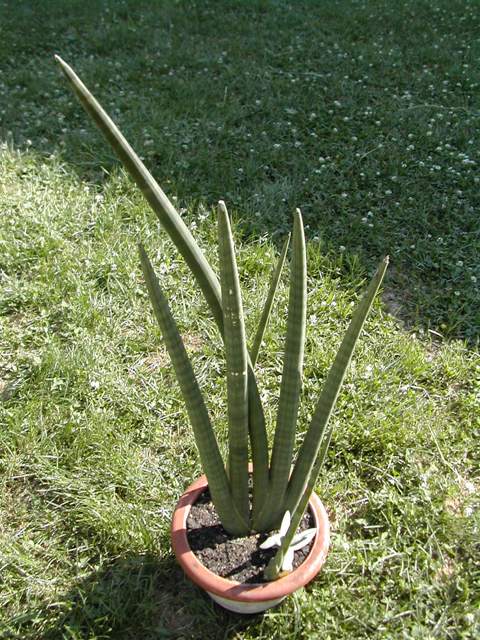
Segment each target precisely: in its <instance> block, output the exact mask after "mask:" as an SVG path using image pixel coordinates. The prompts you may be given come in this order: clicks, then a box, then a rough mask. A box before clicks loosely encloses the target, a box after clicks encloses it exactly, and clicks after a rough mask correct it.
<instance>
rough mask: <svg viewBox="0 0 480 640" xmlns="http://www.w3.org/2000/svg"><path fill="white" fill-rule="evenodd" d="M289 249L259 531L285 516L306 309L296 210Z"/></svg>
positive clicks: (302, 250) (302, 241) (302, 248)
mask: <svg viewBox="0 0 480 640" xmlns="http://www.w3.org/2000/svg"><path fill="white" fill-rule="evenodd" d="M292 248H293V250H292V264H291V272H290V294H289V302H288V319H287V334H286V338H285V355H284V362H283V373H282V382H281V387H280V399H279V404H278V412H277V425H276V430H275V439H274V444H273V452H272V464H271V471H270V492H269V500H268V503H267V506H266V513H265V516H264V519H263V520H261V524H262V525H263V526H262V528H263V527H265V528H270V527H273V526H276V524H277V520H278V519H279V518H281V517H282V516H283V514H284V513H285V509H283V502H284V497H285V491H286V488H287V484H288V478H289V475H290V467H291V464H292V454H293V446H294V443H295V431H296V426H297V414H298V406H299V403H300V391H301V388H302V370H303V350H304V343H305V321H306V307H307V263H306V252H305V236H304V231H303V222H302V215H301V213H300V210H299V209H297V211H296V212H295V218H294V223H293V239H292Z"/></svg>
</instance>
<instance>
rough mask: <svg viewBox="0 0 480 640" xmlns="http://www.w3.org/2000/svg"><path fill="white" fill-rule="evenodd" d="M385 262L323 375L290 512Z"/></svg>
mask: <svg viewBox="0 0 480 640" xmlns="http://www.w3.org/2000/svg"><path fill="white" fill-rule="evenodd" d="M387 266H388V256H387V257H385V258H384V259H383V261H382V262H381V263H380V266H379V267H378V269H377V272H376V274H375V275H374V277H373V278H372V281H371V282H370V285H369V286H368V289H367V291H366V292H365V294H364V296H363V298H362V300H361V301H360V302H359V304H358V305H357V308H356V309H355V312H354V314H353V317H352V320H351V322H350V326H349V327H348V329H347V332H346V334H345V337H344V338H343V341H342V343H341V345H340V348H339V350H338V353H337V355H336V357H335V360H334V362H333V364H332V367H331V369H330V371H329V373H328V376H327V379H326V381H325V384H324V386H323V389H322V393H321V395H320V398H319V400H318V403H317V406H316V409H315V412H314V414H313V418H312V421H311V423H310V426H309V428H308V431H307V433H306V436H305V439H304V441H303V444H302V446H301V448H300V451H299V453H298V458H297V461H296V463H295V467H294V470H293V473H292V477H291V479H290V483H289V486H288V490H287V495H286V501H285V505H284V509H285V511H286V510H287V509H288V510H289V511H290V513H294V512H295V511H296V509H297V507H298V504H299V502H300V500H301V498H302V495H303V494H304V492H305V489H306V487H307V485H308V482H309V478H310V477H311V474H312V470H313V469H314V465H315V461H316V459H317V456H318V452H319V450H320V448H321V446H322V438H323V436H324V432H325V429H326V426H327V424H328V420H329V418H330V415H331V413H332V411H333V408H334V407H335V403H336V401H337V397H338V394H339V393H340V389H341V386H342V383H343V379H344V377H345V373H346V371H347V369H348V365H349V364H350V360H351V359H352V355H353V351H354V349H355V345H356V343H357V340H358V337H359V335H360V333H361V331H362V328H363V325H364V324H365V320H366V318H367V316H368V314H369V312H370V309H371V307H372V304H373V301H374V299H375V295H376V293H377V291H378V288H379V287H380V284H381V283H382V280H383V276H384V275H385V271H386V269H387Z"/></svg>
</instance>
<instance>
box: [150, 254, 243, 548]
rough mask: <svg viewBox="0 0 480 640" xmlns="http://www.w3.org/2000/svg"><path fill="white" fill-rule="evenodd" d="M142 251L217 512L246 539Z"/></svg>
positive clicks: (201, 405) (183, 356)
mask: <svg viewBox="0 0 480 640" xmlns="http://www.w3.org/2000/svg"><path fill="white" fill-rule="evenodd" d="M139 251H140V261H141V264H142V270H143V274H144V276H145V282H146V284H147V289H148V293H149V296H150V300H151V301H152V305H153V309H154V311H155V316H156V318H157V321H158V324H159V326H160V329H161V331H162V335H163V339H164V341H165V346H166V348H167V351H168V353H169V355H170V358H171V360H172V364H173V367H174V369H175V373H176V376H177V379H178V382H179V384H180V389H181V390H182V394H183V397H184V400H185V404H186V407H187V411H188V417H189V418H190V422H191V424H192V428H193V432H194V435H195V441H196V443H197V447H198V451H199V454H200V459H201V462H202V466H203V469H204V471H205V474H206V476H207V479H208V487H209V490H210V494H211V496H212V500H213V502H214V504H215V508H216V509H217V512H218V515H219V517H220V519H221V521H222V524H223V526H224V527H225V529H227V531H229V532H230V533H232V534H234V535H238V536H241V535H246V534H247V533H248V531H249V526H248V520H246V519H245V518H243V517H242V516H241V515H240V513H239V511H238V509H237V506H236V503H235V501H234V499H233V496H232V493H231V490H230V487H229V482H228V478H227V475H226V473H225V467H224V465H223V460H222V457H221V455H220V451H219V450H218V445H217V441H216V438H215V435H214V433H213V429H212V425H211V423H210V418H209V416H208V412H207V408H206V406H205V403H204V401H203V397H202V393H201V391H200V388H199V386H198V382H197V379H196V376H195V373H194V371H193V368H192V365H191V363H190V359H189V357H188V355H187V352H186V350H185V346H184V344H183V341H182V338H181V336H180V333H179V331H178V328H177V325H176V322H175V320H174V319H173V316H172V314H171V311H170V309H169V306H168V302H167V300H166V298H165V296H164V294H163V292H162V290H161V288H160V285H159V283H158V280H157V278H156V276H155V273H154V271H153V268H152V265H151V264H150V261H149V259H148V256H147V254H146V253H145V250H144V249H143V247H142V246H141V245H140V247H139Z"/></svg>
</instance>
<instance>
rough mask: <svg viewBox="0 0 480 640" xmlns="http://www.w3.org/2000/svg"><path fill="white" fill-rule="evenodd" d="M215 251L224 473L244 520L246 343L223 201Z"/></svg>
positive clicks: (219, 210)
mask: <svg viewBox="0 0 480 640" xmlns="http://www.w3.org/2000/svg"><path fill="white" fill-rule="evenodd" d="M218 251H219V264H220V283H221V289H222V309H223V328H224V344H225V359H226V365H227V366H226V369H227V400H228V402H227V408H228V473H229V477H230V485H231V490H232V497H233V500H234V502H235V504H236V506H237V509H238V510H239V511H240V513H241V514H242V516H243V517H244V518H245V519H246V520H248V518H249V509H250V506H249V499H248V391H247V389H248V384H247V381H248V378H247V343H246V340H245V325H244V320H243V308H242V297H241V292H240V281H239V279H238V272H237V263H236V260H235V248H234V244H233V237H232V232H231V229H230V221H229V219H228V212H227V208H226V206H225V203H224V202H223V201H220V202H219V203H218Z"/></svg>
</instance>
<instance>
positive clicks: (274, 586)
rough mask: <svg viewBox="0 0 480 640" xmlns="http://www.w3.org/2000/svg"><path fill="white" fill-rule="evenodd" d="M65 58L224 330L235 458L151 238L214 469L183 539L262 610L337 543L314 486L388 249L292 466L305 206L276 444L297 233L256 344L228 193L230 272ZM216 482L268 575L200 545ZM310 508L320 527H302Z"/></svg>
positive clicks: (181, 373) (165, 324) (170, 324)
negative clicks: (215, 264)
mask: <svg viewBox="0 0 480 640" xmlns="http://www.w3.org/2000/svg"><path fill="white" fill-rule="evenodd" d="M56 58H57V61H58V62H59V64H60V65H61V67H62V70H63V71H64V73H65V75H66V77H67V78H68V80H69V81H70V83H71V85H72V87H73V89H74V91H75V93H76V94H77V96H78V98H79V99H80V102H81V103H82V105H83V106H84V108H85V109H86V111H87V112H88V113H89V114H90V116H91V117H92V118H93V120H94V121H95V122H96V124H97V125H98V127H99V128H100V129H101V131H102V132H103V133H104V135H105V137H106V138H107V140H108V141H109V143H110V144H111V146H112V148H113V149H114V151H115V152H116V153H117V155H118V156H119V158H120V160H121V161H122V163H123V165H124V166H125V168H126V169H127V171H128V172H129V173H130V175H131V177H132V178H133V179H134V180H135V182H136V184H137V185H138V186H139V187H140V189H141V190H142V192H143V194H144V195H145V197H146V199H147V200H148V202H149V203H150V205H151V206H152V208H153V210H154V211H155V213H156V214H157V216H158V218H159V220H160V222H161V223H162V225H163V227H164V228H165V230H166V231H167V232H168V234H169V235H170V237H171V239H172V241H173V242H174V243H175V245H176V246H177V248H178V250H179V251H180V253H181V254H182V255H183V257H184V259H185V260H186V262H187V264H188V265H189V267H190V269H191V271H192V273H193V275H194V277H195V279H196V281H197V283H198V285H199V287H200V289H201V291H202V293H203V295H204V296H205V299H206V301H207V303H208V305H209V308H210V311H211V313H212V316H213V318H214V320H215V322H216V324H217V326H218V328H219V331H220V333H221V335H222V338H223V343H224V347H225V359H226V371H227V405H228V406H227V416H228V445H229V450H228V460H227V462H226V464H225V463H224V461H223V459H222V456H221V454H220V451H219V448H218V443H217V440H216V436H215V432H214V429H213V427H212V424H211V422H210V418H209V415H208V412H207V409H206V406H205V403H204V400H203V396H202V393H201V391H200V388H199V385H198V382H197V379H196V377H195V373H194V371H193V368H192V365H191V363H190V360H189V358H188V355H187V352H186V350H185V347H184V345H183V342H182V338H181V336H180V334H179V331H178V328H177V325H176V323H175V320H174V318H173V316H172V314H171V311H170V308H169V305H168V302H167V300H166V298H165V296H164V294H163V292H162V289H161V287H160V284H159V282H158V280H157V277H156V275H155V273H154V270H153V267H152V265H151V263H150V261H149V259H148V256H147V254H146V253H145V250H144V249H143V247H142V246H141V245H140V246H139V253H140V262H141V266H142V270H143V274H144V277H145V282H146V285H147V288H148V293H149V296H150V299H151V301H152V305H153V309H154V312H155V316H156V318H157V321H158V323H159V325H160V328H161V331H162V334H163V338H164V341H165V346H166V348H167V350H168V352H169V355H170V358H171V360H172V364H173V367H174V369H175V372H176V376H177V379H178V382H179V384H180V387H181V391H182V393H183V397H184V400H185V403H186V407H187V411H188V415H189V419H190V422H191V424H192V427H193V431H194V435H195V440H196V443H197V447H198V451H199V454H200V459H201V463H202V466H203V469H204V471H205V476H203V477H202V478H200V479H199V480H197V481H196V482H195V483H193V485H191V486H190V487H189V488H188V489H187V491H186V492H185V494H184V495H183V496H182V498H181V499H180V501H179V503H178V505H177V508H176V511H175V514H174V517H173V526H172V545H173V549H174V551H175V554H176V556H177V558H178V560H179V562H180V564H181V565H182V566H183V568H184V570H185V572H186V573H187V575H188V576H189V577H190V578H192V579H193V580H194V581H195V582H197V583H198V584H199V585H200V586H201V587H202V588H204V589H205V590H206V591H207V592H208V593H209V594H210V595H211V596H212V597H213V598H214V599H215V600H216V601H217V602H219V603H220V604H222V606H224V607H226V608H228V609H231V610H234V611H241V612H246V613H254V612H257V611H261V610H263V609H266V608H268V607H270V606H273V605H275V604H277V603H278V602H280V601H281V600H282V599H283V598H284V597H285V596H286V595H288V593H291V592H292V591H294V590H295V589H297V588H299V587H301V586H303V585H304V584H306V583H307V582H308V581H310V580H311V579H312V578H313V577H314V576H315V575H316V573H317V572H318V571H319V570H320V568H321V566H322V564H323V562H324V560H325V556H326V554H327V551H328V545H329V525H328V517H327V514H326V511H325V509H324V507H323V505H322V504H321V502H320V500H319V498H318V497H317V496H316V495H315V493H314V492H313V490H314V487H315V484H316V482H317V479H318V476H319V472H320V470H321V467H322V464H323V461H324V459H325V455H326V451H327V448H328V445H329V442H330V438H331V427H329V426H328V423H329V418H330V415H331V413H332V410H333V407H334V406H335V402H336V399H337V397H338V394H339V391H340V388H341V385H342V382H343V379H344V376H345V373H346V370H347V368H348V365H349V362H350V360H351V357H352V353H353V350H354V348H355V344H356V342H357V339H358V337H359V335H360V332H361V330H362V327H363V325H364V322H365V320H366V318H367V316H368V313H369V311H370V308H371V306H372V303H373V300H374V298H375V295H376V293H377V291H378V288H379V286H380V284H381V282H382V279H383V276H384V273H385V270H386V267H387V264H388V257H387V258H384V259H383V260H382V262H381V263H380V266H379V268H378V270H377V272H376V274H375V275H374V277H373V279H372V280H371V282H370V284H369V286H368V288H367V291H366V293H365V294H364V296H363V298H362V299H361V301H360V302H359V304H358V305H357V307H356V309H355V311H354V313H353V317H352V320H351V323H350V325H349V327H348V330H347V332H346V334H345V337H344V339H343V341H342V343H341V345H340V348H339V351H338V353H337V355H336V357H335V360H334V362H333V364H332V367H331V369H330V371H329V373H328V376H327V379H326V381H325V384H324V387H323V390H322V392H321V394H320V398H319V400H318V402H317V405H316V408H315V411H314V413H313V417H312V420H311V423H310V425H309V427H308V429H307V431H306V434H305V437H304V440H303V443H302V445H301V447H300V449H299V451H298V455H297V456H296V460H295V462H294V464H293V465H292V462H293V451H294V441H295V429H296V421H297V414H298V406H299V397H300V390H301V384H302V381H301V378H302V368H303V349H304V339H305V324H306V293H307V292H306V251H305V237H304V230H303V224H302V216H301V213H300V211H299V210H297V211H296V212H295V216H294V224H293V235H292V252H291V266H290V293H289V303H288V319H287V329H286V338H285V356H284V364H283V372H282V380H281V388H280V397H279V404H278V411H277V421H276V428H275V435H274V440H273V446H272V451H271V454H270V452H269V446H268V439H267V431H266V427H265V417H264V411H263V407H262V403H261V400H260V394H259V391H258V385H257V381H256V378H255V364H256V361H257V357H258V353H259V349H260V346H261V343H262V338H263V335H264V331H265V328H266V326H267V323H268V319H269V316H270V313H271V309H272V304H273V300H274V296H275V292H276V289H277V286H278V282H279V280H280V276H281V272H282V269H283V265H284V262H285V259H286V255H287V249H288V243H289V240H288V238H287V240H286V242H285V244H284V247H283V251H282V253H281V255H280V258H279V260H278V264H277V266H276V268H275V269H274V271H273V276H272V280H271V285H270V289H269V293H268V296H267V300H266V303H265V307H264V310H263V313H262V316H261V319H260V322H259V327H258V329H257V332H256V335H255V338H254V340H253V342H252V347H251V349H250V351H249V350H248V349H247V342H246V337H245V328H244V320H243V308H242V301H241V295H240V285H239V279H238V273H237V266H236V260H235V251H234V243H233V238H232V233H231V229H230V222H229V217H228V213H227V209H226V207H225V204H224V203H223V202H220V203H219V206H218V242H219V270H220V279H218V278H217V276H216V275H215V273H214V271H213V269H212V268H211V266H210V264H209V263H208V261H207V260H206V258H205V256H204V255H203V253H202V251H201V249H200V248H199V246H198V245H197V243H196V242H195V240H194V238H193V237H192V235H191V233H190V231H189V230H188V228H187V227H186V225H185V223H184V222H183V220H182V219H181V217H180V216H179V214H178V213H177V212H176V210H175V208H174V207H173V205H172V204H171V202H170V201H169V200H168V198H167V196H166V195H165V194H164V192H163V191H162V190H161V188H160V187H159V185H158V184H157V183H156V181H155V180H154V178H153V177H152V176H151V174H150V173H149V172H148V170H147V169H146V168H145V166H144V165H143V163H142V161H141V160H140V159H139V157H138V156H137V155H136V154H135V152H134V151H133V149H132V148H131V147H130V145H129V144H128V142H127V141H126V140H125V138H124V137H123V135H122V134H121V132H120V131H119V130H118V128H117V127H116V125H115V124H114V123H113V121H112V120H111V119H110V118H109V116H108V115H107V114H106V113H105V111H104V110H103V109H102V107H101V106H100V104H99V103H98V102H97V100H96V99H95V98H94V97H93V96H92V94H91V93H90V92H89V90H88V89H87V88H86V87H85V85H84V84H83V83H82V82H81V80H80V79H79V78H78V76H77V75H76V74H75V72H74V71H73V70H72V69H71V67H69V66H68V65H67V64H66V63H65V62H64V61H63V60H61V59H60V58H59V57H58V56H56ZM249 448H250V451H251V458H252V461H251V462H250V461H249ZM207 489H208V492H209V496H210V500H211V502H212V503H213V506H214V511H215V512H216V515H217V517H218V518H219V520H220V522H221V525H222V526H223V529H222V530H223V531H224V532H225V536H227V537H229V538H231V539H233V540H234V541H237V542H239V544H240V543H241V542H242V541H247V540H248V541H250V542H251V539H252V537H253V538H255V540H256V541H257V542H256V543H257V546H258V547H260V549H262V550H267V549H269V550H270V551H269V554H270V558H269V560H268V563H267V564H266V566H265V567H264V570H263V573H262V575H261V577H260V578H259V579H258V580H257V581H256V582H253V583H246V584H241V583H240V582H238V581H234V580H227V579H225V578H224V577H221V576H218V575H215V573H213V572H212V571H210V570H209V569H208V568H206V567H205V566H203V564H202V562H201V561H200V560H199V558H198V556H197V555H195V554H194V553H193V552H192V549H191V545H190V542H189V537H188V535H187V521H188V518H189V515H190V514H191V512H192V509H194V508H196V507H197V506H198V503H199V501H200V499H204V500H206V499H207V497H206V493H205V492H206V490H207ZM202 496H203V498H202ZM307 509H308V510H309V512H310V519H311V521H312V523H313V526H311V527H309V528H307V530H306V531H305V530H304V531H301V532H300V533H298V530H299V525H300V523H301V522H302V518H303V517H304V513H305V512H306V511H307ZM309 529H310V530H309ZM222 535H224V534H222ZM268 536H269V537H268ZM265 538H266V539H265ZM306 545H310V546H311V548H310V551H309V553H308V554H307V557H306V558H305V559H304V562H303V563H302V564H301V566H300V567H298V568H296V569H294V567H293V559H294V552H295V551H296V550H297V551H298V550H299V549H301V548H302V547H305V546H306ZM267 555H268V554H267Z"/></svg>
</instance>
